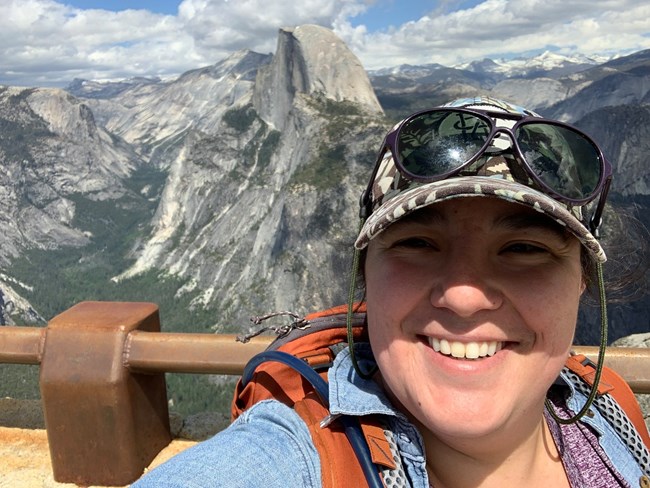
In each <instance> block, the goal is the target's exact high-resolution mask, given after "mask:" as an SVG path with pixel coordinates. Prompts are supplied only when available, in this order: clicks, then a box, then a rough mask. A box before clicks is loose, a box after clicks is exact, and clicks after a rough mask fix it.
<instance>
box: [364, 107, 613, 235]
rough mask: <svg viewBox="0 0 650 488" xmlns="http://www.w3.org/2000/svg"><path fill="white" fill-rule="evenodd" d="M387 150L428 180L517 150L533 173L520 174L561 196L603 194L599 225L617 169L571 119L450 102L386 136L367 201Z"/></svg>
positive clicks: (580, 201) (572, 199)
mask: <svg viewBox="0 0 650 488" xmlns="http://www.w3.org/2000/svg"><path fill="white" fill-rule="evenodd" d="M386 151H390V152H391V155H392V157H393V161H394V163H395V165H396V167H397V169H398V171H399V172H400V173H401V174H402V176H404V177H406V178H407V179H409V180H413V181H417V182H423V183H428V182H434V181H439V180H444V179H447V178H451V177H455V176H465V175H473V174H476V170H477V168H476V166H477V164H478V163H481V158H482V157H484V156H491V155H498V154H499V153H503V152H506V151H509V152H511V153H512V154H513V155H514V156H515V158H516V160H517V162H518V163H519V165H520V166H521V169H522V170H523V171H524V173H525V175H526V176H527V177H528V178H524V180H526V181H520V180H522V178H518V179H517V180H518V182H519V183H522V184H524V185H526V186H530V187H532V188H534V189H537V190H538V191H541V192H543V193H545V194H547V195H549V196H550V197H551V198H553V199H554V200H557V201H560V202H562V203H565V204H567V205H572V206H582V205H585V204H587V203H589V202H590V201H592V200H594V199H595V198H596V197H597V196H598V195H601V199H600V203H599V205H598V208H597V210H596V211H595V213H594V216H593V218H592V219H591V225H590V227H592V230H595V229H596V228H597V227H598V224H599V223H600V215H601V214H602V207H603V206H604V201H605V198H604V197H606V193H607V190H608V187H609V183H610V181H611V174H612V167H611V164H610V163H609V162H608V161H607V160H606V159H605V157H604V156H603V153H602V151H601V150H600V149H599V148H598V146H597V145H596V143H595V142H594V141H593V140H592V139H591V138H590V137H589V136H587V135H586V134H584V133H583V132H581V131H580V130H578V129H577V128H575V127H573V126H571V125H569V124H565V123H562V122H558V121H554V120H546V119H543V118H541V117H537V116H529V115H523V114H513V113H507V112H504V113H501V112H498V113H495V112H488V111H483V110H477V109H465V108H444V107H442V108H437V109H432V110H426V111H423V112H418V113H415V114H413V115H411V116H409V117H408V118H406V119H405V120H403V121H402V122H401V123H400V124H399V125H398V126H397V127H396V128H395V129H394V130H392V131H391V132H390V133H389V134H388V135H387V136H386V138H385V139H384V143H383V145H382V149H381V151H380V153H379V157H378V159H377V164H376V165H375V171H374V172H373V176H372V178H371V180H370V183H369V185H368V189H367V190H366V192H365V193H364V196H363V199H364V200H366V201H365V202H362V203H365V204H366V208H367V206H368V204H369V203H370V202H368V200H369V198H370V192H371V188H372V184H373V181H374V178H375V176H376V173H377V169H378V167H379V165H380V164H381V161H382V159H383V157H384V155H385V153H386ZM474 163H477V164H474ZM513 174H514V172H513Z"/></svg>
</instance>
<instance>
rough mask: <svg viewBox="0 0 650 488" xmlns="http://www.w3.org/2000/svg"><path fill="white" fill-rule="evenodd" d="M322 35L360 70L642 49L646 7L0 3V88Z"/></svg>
mask: <svg viewBox="0 0 650 488" xmlns="http://www.w3.org/2000/svg"><path fill="white" fill-rule="evenodd" d="M301 24H318V25H322V26H324V27H327V28H330V29H332V30H333V31H334V32H335V33H336V34H337V35H338V36H339V37H340V38H341V39H342V40H343V41H344V42H345V43H346V44H347V45H348V47H349V48H350V49H351V50H352V52H353V53H355V54H356V55H357V56H358V57H359V59H360V61H361V63H362V64H363V65H364V67H366V68H367V69H378V68H385V67H392V66H397V65H400V64H426V63H440V64H443V65H446V66H456V65H459V64H462V63H467V62H470V61H474V60H479V59H483V58H485V57H489V58H492V59H500V58H512V57H517V56H523V55H526V56H530V55H531V54H536V53H541V52H544V51H553V52H555V53H558V54H563V55H576V54H581V55H586V56H593V57H599V58H601V57H611V56H616V55H624V54H630V53H632V52H635V51H640V50H642V49H650V2H647V0H617V1H616V2H611V1H593V0H526V1H521V0H439V1H418V0H300V1H297V2H288V1H286V0H277V1H273V0H176V1H171V0H158V1H155V0H148V1H126V0H2V1H0V84H6V85H21V86H65V85H67V84H68V83H69V82H70V81H71V80H72V79H74V78H86V79H106V80H109V79H111V80H114V79H123V78H129V77H133V76H160V77H173V76H177V75H179V74H180V73H182V72H184V71H187V70H189V69H194V68H197V67H201V66H206V65H210V64H214V63H216V62H218V61H220V60H221V59H223V58H225V57H226V56H228V55H229V54H231V53H233V52H235V51H237V50H240V49H250V50H253V51H257V52H263V53H267V52H273V51H274V50H275V44H276V42H277V34H278V29H280V28H282V27H291V26H297V25H301Z"/></svg>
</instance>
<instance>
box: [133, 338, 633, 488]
mask: <svg viewBox="0 0 650 488" xmlns="http://www.w3.org/2000/svg"><path fill="white" fill-rule="evenodd" d="M355 351H358V353H357V359H358V361H359V363H360V365H361V368H362V369H363V370H364V371H368V370H369V369H370V368H371V366H372V365H373V364H374V362H373V359H372V353H371V352H370V347H369V346H368V345H367V344H357V347H356V348H355ZM567 384H569V382H567ZM569 387H570V388H571V385H570V384H569ZM571 390H572V392H573V393H572V395H571V397H570V399H569V401H568V405H569V406H570V408H571V409H572V410H574V411H578V410H579V409H580V407H581V406H582V405H583V404H584V402H585V400H586V397H584V395H582V394H581V393H580V392H577V391H575V390H574V389H573V388H571ZM329 392H330V411H331V413H332V415H333V416H336V415H337V414H344V415H355V416H363V415H370V414H379V415H383V416H385V417H384V420H385V423H386V424H387V426H388V427H389V428H390V429H391V431H392V432H393V435H394V437H395V440H396V443H397V447H398V450H399V451H400V454H401V456H402V461H403V464H404V469H405V471H406V474H407V476H408V478H409V482H410V486H412V487H413V488H429V481H428V476H427V472H426V458H425V455H424V445H423V442H422V437H421V436H420V434H419V432H418V431H417V430H416V428H415V426H414V425H413V424H411V423H410V422H409V421H408V420H407V418H406V416H405V415H404V414H402V413H401V412H400V411H398V410H396V409H395V408H394V407H393V406H392V405H391V403H390V401H389V400H388V398H387V397H386V394H385V393H384V391H383V390H382V389H381V387H380V386H379V385H378V384H377V383H376V382H374V381H372V380H364V379H363V378H361V377H359V376H358V375H357V374H356V372H355V370H354V368H353V367H352V361H351V359H350V355H349V352H348V350H347V349H346V350H344V351H342V352H341V353H340V354H339V355H338V356H337V357H336V359H335V361H334V365H333V366H332V368H331V369H330V371H329ZM585 421H586V422H589V424H590V425H591V426H592V427H593V428H594V429H596V431H597V432H598V433H599V434H600V442H601V446H602V447H603V449H604V450H605V452H606V453H607V454H608V456H609V457H610V459H611V460H612V463H613V464H614V465H615V466H616V467H617V469H618V470H619V471H620V472H621V473H622V474H623V476H624V477H625V479H626V480H628V482H629V483H630V484H631V485H632V486H636V485H637V483H638V480H639V478H640V476H642V474H643V473H642V472H641V469H640V468H639V466H638V464H637V463H636V462H635V460H634V458H633V457H632V455H631V454H630V452H629V451H628V449H627V447H626V446H625V444H624V443H623V442H622V441H621V440H620V439H619V437H618V435H616V433H615V432H614V431H613V429H612V428H611V426H610V425H609V424H608V423H607V421H606V420H605V419H604V418H603V417H602V416H600V414H599V413H598V412H595V415H594V416H593V417H591V418H586V419H585ZM132 486H133V487H134V488H144V487H163V488H164V487H168V488H172V487H175V488H180V487H184V488H185V487H187V488H191V487H242V488H258V487H260V486H265V487H271V488H274V487H277V488H285V487H287V486H290V487H314V488H316V487H318V488H320V487H321V467H320V460H319V456H318V452H317V451H316V448H315V447H314V444H313V443H312V441H311V437H310V434H309V430H308V428H307V426H306V424H305V423H304V422H303V421H302V419H301V418H300V417H299V416H298V414H296V413H295V411H294V410H293V409H292V408H289V407H287V406H285V405H283V404H282V403H280V402H278V401H275V400H266V401H262V402H260V403H258V404H256V405H254V406H253V407H251V408H250V409H248V410H247V411H246V412H244V413H243V414H242V415H241V416H240V417H239V418H238V419H237V420H236V421H235V422H234V423H233V424H232V425H230V426H229V427H228V428H227V429H225V430H224V431H222V432H220V433H218V434H217V435H215V436H214V437H212V438H211V439H209V440H207V441H204V442H201V443H199V444H196V445H194V446H192V447H190V448H189V449H187V450H185V451H183V452H182V453H180V454H178V455H177V456H175V457H173V458H172V459H170V460H169V461H167V462H166V463H164V464H162V465H161V466H159V467H157V468H155V469H153V470H152V471H151V472H149V473H148V474H146V475H145V476H143V477H142V478H141V479H140V480H139V481H138V482H136V483H134V484H133V485H132Z"/></svg>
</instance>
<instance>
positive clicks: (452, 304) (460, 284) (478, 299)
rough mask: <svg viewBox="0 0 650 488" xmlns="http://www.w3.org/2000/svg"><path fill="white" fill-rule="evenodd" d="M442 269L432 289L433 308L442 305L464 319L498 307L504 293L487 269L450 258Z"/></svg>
mask: <svg viewBox="0 0 650 488" xmlns="http://www.w3.org/2000/svg"><path fill="white" fill-rule="evenodd" d="M461 259H462V258H461ZM444 268H445V269H444V270H440V271H441V272H440V274H439V275H437V276H436V278H435V280H436V282H435V283H434V286H433V287H432V290H431V304H432V305H433V306H434V307H438V308H445V309H447V310H449V311H451V312H453V313H455V314H456V315H458V316H460V317H464V318H468V317H471V316H473V315H474V314H476V313H479V312H482V311H489V310H497V309H498V308H499V307H501V305H502V303H503V295H502V293H501V292H500V291H499V289H498V287H497V285H496V283H494V281H493V279H492V278H491V274H490V273H489V270H487V269H485V268H482V267H480V265H477V264H476V263H474V262H471V261H466V260H465V261H459V260H458V259H456V260H453V259H452V260H450V262H448V264H447V265H446V266H445V267H444Z"/></svg>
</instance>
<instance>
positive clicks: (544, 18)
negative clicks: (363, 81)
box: [340, 0, 650, 69]
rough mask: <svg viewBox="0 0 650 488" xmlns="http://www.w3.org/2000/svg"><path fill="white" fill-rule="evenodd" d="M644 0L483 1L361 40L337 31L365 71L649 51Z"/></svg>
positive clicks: (649, 8)
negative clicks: (533, 55)
mask: <svg viewBox="0 0 650 488" xmlns="http://www.w3.org/2000/svg"><path fill="white" fill-rule="evenodd" d="M649 34H650V5H648V4H647V2H645V1H632V0H625V1H598V2H593V1H575V0H486V1H484V2H482V3H480V4H478V5H476V6H475V7H473V8H469V9H465V10H460V11H455V12H449V13H441V12H432V13H431V14H430V15H428V16H426V17H423V18H421V19H419V20H418V21H414V22H409V23H406V24H404V25H402V26H401V27H399V28H398V29H396V30H395V31H392V32H381V33H375V34H368V35H365V36H364V38H363V39H362V40H361V41H359V39H357V38H355V37H354V36H351V35H350V34H349V32H348V31H347V30H345V29H341V30H340V35H341V36H342V37H343V38H344V40H346V42H348V43H349V44H350V45H351V46H352V47H353V49H355V51H356V52H357V54H358V55H359V56H360V57H361V59H362V61H363V63H364V66H366V68H370V69H372V68H379V67H383V66H391V65H397V64H402V63H411V64H413V63H415V64H417V63H441V64H446V65H453V64H456V63H459V62H465V61H470V60H475V59H481V58H483V57H495V56H505V55H516V54H517V53H526V52H530V51H535V50H544V49H549V48H551V49H557V50H560V51H563V52H566V53H569V52H579V53H581V54H587V55H591V54H610V55H611V54H616V53H621V52H625V53H628V52H631V51H635V50H640V49H648V48H650V38H649V37H648V35H649Z"/></svg>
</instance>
